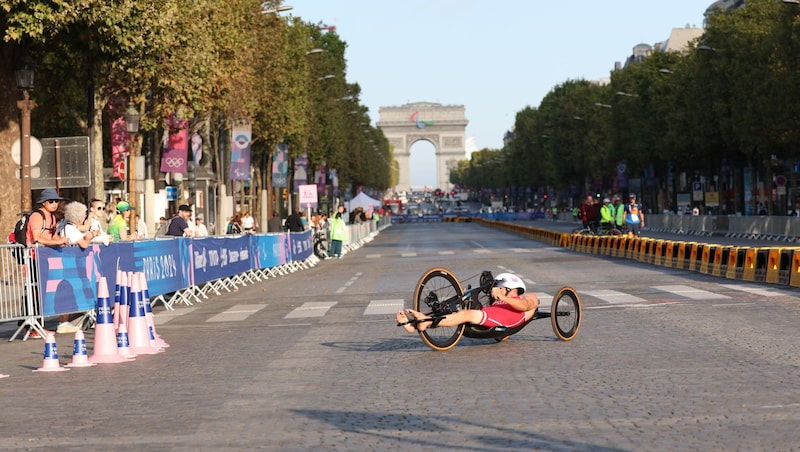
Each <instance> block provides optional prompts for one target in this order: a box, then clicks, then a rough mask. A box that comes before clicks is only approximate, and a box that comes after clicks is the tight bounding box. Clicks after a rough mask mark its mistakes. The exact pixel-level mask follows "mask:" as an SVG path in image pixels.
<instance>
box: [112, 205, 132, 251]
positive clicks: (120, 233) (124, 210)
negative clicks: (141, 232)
mask: <svg viewBox="0 0 800 452" xmlns="http://www.w3.org/2000/svg"><path fill="white" fill-rule="evenodd" d="M132 213H133V208H132V207H131V205H130V204H128V202H127V201H120V202H118V203H117V214H116V215H114V218H112V219H111V223H110V224H109V225H108V235H110V236H112V237H114V241H115V242H119V241H124V240H135V239H136V232H135V231H134V232H133V233H129V231H128V223H129V222H130V219H131V214H132Z"/></svg>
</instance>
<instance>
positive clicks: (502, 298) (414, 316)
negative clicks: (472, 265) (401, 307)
mask: <svg viewBox="0 0 800 452" xmlns="http://www.w3.org/2000/svg"><path fill="white" fill-rule="evenodd" d="M491 294H492V298H493V299H494V302H493V303H492V304H491V306H484V307H482V308H480V309H461V310H459V311H455V312H452V313H448V314H447V315H446V316H444V317H436V318H432V317H429V316H427V315H425V314H423V313H421V312H419V311H415V310H413V309H406V310H405V311H398V312H397V316H396V317H397V326H402V327H403V328H404V329H405V330H406V331H407V332H409V333H416V332H422V331H425V329H427V328H436V327H446V326H458V325H461V324H464V323H469V324H474V325H481V326H485V327H488V328H494V327H503V328H515V327H518V326H520V325H523V324H525V322H527V321H528V320H530V319H531V318H532V317H533V315H534V313H535V312H536V308H538V307H539V299H538V298H537V297H536V295H534V294H532V293H529V292H525V283H524V282H523V281H522V279H520V278H519V277H518V276H516V275H513V274H511V273H501V274H499V275H497V277H496V278H495V279H494V287H492V290H491Z"/></svg>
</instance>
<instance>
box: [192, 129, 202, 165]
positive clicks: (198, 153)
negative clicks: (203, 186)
mask: <svg viewBox="0 0 800 452" xmlns="http://www.w3.org/2000/svg"><path fill="white" fill-rule="evenodd" d="M192 160H193V161H194V163H195V164H196V165H199V164H200V161H201V160H203V137H201V136H200V134H199V133H195V134H193V135H192Z"/></svg>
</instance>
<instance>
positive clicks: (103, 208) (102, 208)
mask: <svg viewBox="0 0 800 452" xmlns="http://www.w3.org/2000/svg"><path fill="white" fill-rule="evenodd" d="M95 208H96V209H97V210H105V208H106V206H97V207H95Z"/></svg>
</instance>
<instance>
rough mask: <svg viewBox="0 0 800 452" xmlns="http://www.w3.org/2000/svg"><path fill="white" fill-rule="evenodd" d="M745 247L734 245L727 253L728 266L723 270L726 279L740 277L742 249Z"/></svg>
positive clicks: (742, 261) (742, 264) (742, 257)
mask: <svg viewBox="0 0 800 452" xmlns="http://www.w3.org/2000/svg"><path fill="white" fill-rule="evenodd" d="M745 249H747V247H741V246H734V247H732V248H731V251H730V252H729V253H728V268H727V269H726V270H725V277H726V278H728V279H742V270H743V269H744V250H745Z"/></svg>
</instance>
